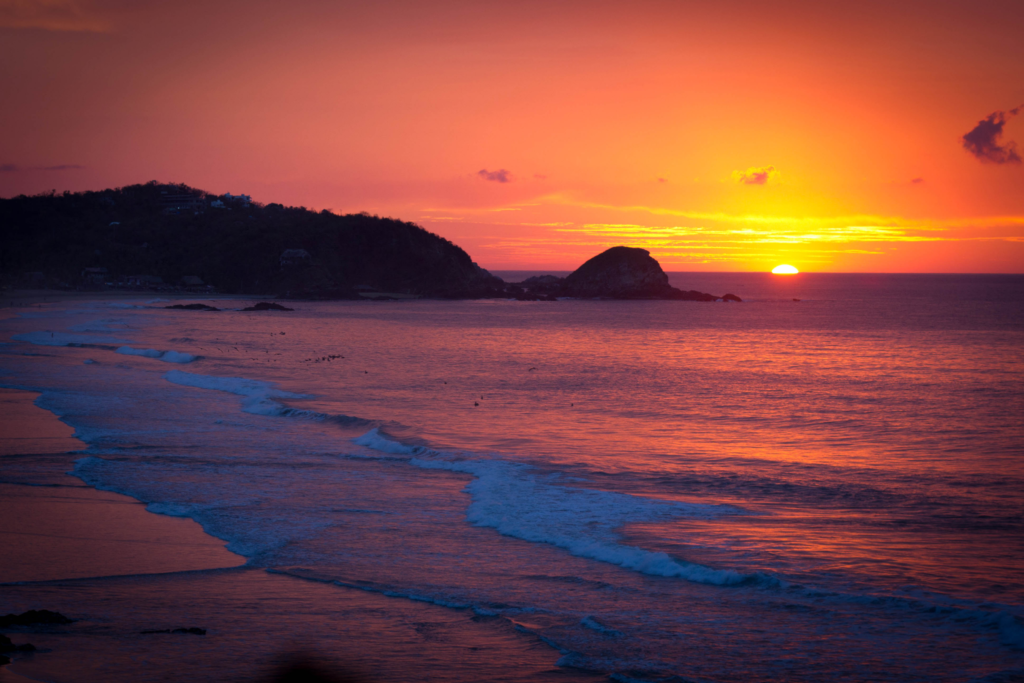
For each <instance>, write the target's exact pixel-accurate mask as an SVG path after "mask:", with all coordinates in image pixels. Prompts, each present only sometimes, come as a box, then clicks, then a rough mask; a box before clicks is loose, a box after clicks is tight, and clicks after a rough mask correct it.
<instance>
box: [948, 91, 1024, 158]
mask: <svg viewBox="0 0 1024 683" xmlns="http://www.w3.org/2000/svg"><path fill="white" fill-rule="evenodd" d="M1022 108H1024V105H1021V106H1020V107H1016V108H1015V109H1011V110H1010V111H1009V112H1003V111H997V112H993V113H991V114H989V115H988V117H987V118H984V119H982V120H981V121H978V125H977V126H975V127H974V129H973V130H971V132H970V133H967V134H966V135H964V136H963V138H962V139H963V143H964V149H966V150H967V151H968V152H970V153H971V154H973V155H974V156H975V157H976V158H977V159H978V160H979V161H983V162H989V161H991V162H992V163H995V164H1019V163H1020V162H1021V158H1020V155H1019V154H1017V144H1016V143H1015V142H1013V141H1010V142H1007V143H1006V144H1005V145H1001V144H999V138H1001V137H1002V136H1003V126H1004V125H1006V121H1007V119H1009V118H1010V117H1012V116H1016V115H1017V113H1018V112H1020V110H1021V109H1022Z"/></svg>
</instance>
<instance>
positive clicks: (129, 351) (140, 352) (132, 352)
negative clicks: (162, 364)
mask: <svg viewBox="0 0 1024 683" xmlns="http://www.w3.org/2000/svg"><path fill="white" fill-rule="evenodd" d="M117 352H118V353H122V354H124V355H126V356H143V357H145V358H159V357H160V356H162V355H164V352H163V351H157V350H156V349H133V348H132V347H130V346H122V347H121V348H119V349H118V350H117Z"/></svg>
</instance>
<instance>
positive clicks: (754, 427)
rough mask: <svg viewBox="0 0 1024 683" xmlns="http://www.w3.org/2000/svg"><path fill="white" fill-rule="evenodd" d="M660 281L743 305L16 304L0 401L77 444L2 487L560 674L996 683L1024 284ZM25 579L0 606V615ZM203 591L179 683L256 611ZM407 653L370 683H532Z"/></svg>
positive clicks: (1009, 599)
mask: <svg viewBox="0 0 1024 683" xmlns="http://www.w3.org/2000/svg"><path fill="white" fill-rule="evenodd" d="M497 274H498V275H500V276H502V277H504V278H505V279H506V280H509V281H513V280H517V279H520V278H521V277H525V276H527V275H530V274H531V273H503V272H498V273H497ZM670 278H671V282H672V284H673V285H674V286H676V287H679V288H682V289H697V290H700V291H708V292H711V293H714V294H717V295H722V294H725V293H726V292H729V293H733V294H736V295H738V296H740V297H741V298H742V299H743V303H721V302H718V303H703V302H685V301H569V300H563V301H557V302H517V301H506V300H479V301H378V302H371V301H365V302H364V301H337V302H303V301H297V302H293V303H290V304H288V305H291V306H293V307H294V308H295V310H294V311H293V312H275V311H268V312H241V311H239V310H230V309H240V308H241V307H243V306H245V305H248V304H250V303H251V301H232V300H227V299H224V298H218V299H216V300H210V301H207V300H204V299H197V301H204V302H206V303H210V304H211V305H214V306H217V307H218V308H221V309H225V310H221V311H218V312H209V311H185V310H168V309H166V308H164V306H166V305H168V303H169V302H163V301H160V300H154V297H144V296H140V297H139V298H138V300H132V301H120V300H119V301H114V302H111V301H96V302H86V303H81V302H76V303H64V304H50V305H46V306H44V307H41V308H33V309H26V310H23V311H20V315H18V316H17V317H10V318H7V319H4V320H0V332H2V333H3V339H4V340H5V343H4V344H3V345H2V346H0V386H4V387H10V388H23V389H31V390H34V391H39V392H42V396H41V397H40V399H39V401H38V402H37V403H38V404H39V405H40V406H42V407H44V408H46V409H48V410H51V411H53V412H54V413H56V414H57V415H59V416H61V419H62V420H63V421H65V422H66V423H68V424H69V425H71V426H73V427H74V428H75V430H76V436H77V437H78V438H80V439H82V440H83V441H84V442H85V443H86V444H88V449H87V450H85V451H83V452H81V453H77V454H75V455H73V456H71V457H70V459H69V460H68V461H67V464H66V466H65V464H63V463H56V464H55V463H54V462H53V461H51V460H47V461H46V462H45V463H43V464H40V462H36V461H28V460H26V461H25V462H20V461H19V463H13V464H10V463H9V464H4V465H0V482H12V483H33V482H37V483H39V482H45V480H46V478H47V477H48V476H51V475H53V474H54V473H55V472H56V471H57V469H60V471H61V472H64V471H68V468H70V472H71V473H72V474H73V475H74V476H75V477H78V478H80V479H81V480H83V481H84V482H86V483H87V484H89V485H90V486H94V487H96V488H99V489H102V490H106V491H114V492H118V493H122V494H126V495H128V496H132V497H134V498H136V499H138V500H141V501H143V502H145V503H147V504H148V509H149V510H150V511H151V512H153V513H157V514H164V515H174V516H182V517H189V518H192V519H194V520H196V521H197V522H198V523H199V524H201V525H202V527H203V528H204V529H205V530H206V532H207V533H209V534H211V535H213V536H215V537H217V538H220V539H223V540H224V541H227V542H228V546H227V547H228V549H229V550H231V551H233V552H235V553H238V554H240V555H243V556H245V557H246V558H247V564H246V566H245V567H243V568H241V569H239V570H225V572H227V573H224V572H222V573H220V574H216V577H218V578H216V580H217V581H227V583H228V584H230V580H229V579H225V578H224V577H227V576H230V572H231V571H236V572H247V573H248V574H247V575H249V576H255V575H256V574H254V572H258V574H259V576H264V577H272V578H273V580H274V581H275V583H274V586H277V588H275V590H284V591H285V592H287V588H281V586H286V587H287V586H289V585H291V586H294V587H295V589H294V590H295V593H296V595H299V594H300V593H302V592H303V591H307V590H313V588H311V587H312V586H315V587H316V588H315V590H318V591H322V592H324V593H323V594H324V595H328V594H329V595H330V596H336V597H330V598H324V599H331V600H338V601H342V600H344V599H345V597H344V596H357V595H362V594H373V595H376V596H385V597H386V598H387V600H383V601H380V602H378V603H374V605H375V607H374V608H373V609H374V610H375V612H374V613H375V615H376V617H375V618H378V617H379V618H381V619H384V618H391V617H393V618H395V619H398V620H399V621H400V620H401V619H404V618H405V617H403V616H401V615H404V614H406V613H407V611H408V610H409V609H410V607H409V605H411V604H413V603H426V604H428V605H430V607H431V609H436V610H439V611H441V612H444V613H445V614H449V615H450V617H445V618H446V619H448V618H450V619H451V620H452V621H451V623H452V624H456V625H454V626H451V627H450V628H449V629H448V630H447V631H445V635H444V637H443V639H442V638H440V637H439V638H438V639H437V640H438V642H441V640H443V641H444V642H445V643H446V644H445V647H447V648H449V650H450V651H451V652H456V651H458V648H460V647H462V648H463V649H465V650H466V651H469V650H470V649H472V648H474V647H476V646H477V645H475V644H474V643H477V642H478V641H481V642H482V641H483V640H486V634H488V633H497V632H498V631H500V632H501V633H503V634H505V635H504V636H502V637H503V638H505V639H506V640H507V643H508V644H507V647H508V648H513V649H514V648H516V647H519V645H517V644H516V643H517V642H520V641H521V642H520V644H521V643H530V648H532V649H531V651H532V652H534V653H540V654H539V655H538V656H541V657H547V658H548V659H549V660H550V662H551V665H550V667H549V668H550V670H548V671H546V673H545V674H544V675H545V676H547V675H550V676H553V677H555V678H558V677H559V676H561V678H560V679H559V680H576V678H574V677H579V679H580V680H584V679H586V680H609V678H610V679H611V680H615V681H620V682H631V681H645V682H647V681H674V682H680V683H682V682H686V681H693V682H698V681H699V682H727V681H904V682H906V681H982V680H984V681H990V682H991V683H995V682H996V681H1010V680H1024V419H1022V416H1024V277H1022V276H997V275H875V274H800V275H796V276H772V275H766V274H759V273H671V274H670ZM26 463H27V464H26ZM47 468H49V469H47ZM190 580H191V579H190ZM195 580H199V579H195ZM210 580H211V581H212V580H214V579H210ZM261 580H263V579H261ZM266 580H268V581H269V580H270V578H267V579H266ZM282 582H284V583H282ZM143 584H144V582H142V583H138V584H124V583H114V584H102V583H98V584H96V585H95V586H94V588H93V589H92V593H90V594H89V596H91V597H89V596H85V594H84V593H83V594H82V597H81V602H80V603H79V612H80V618H82V619H83V620H85V621H88V619H89V618H90V617H89V615H90V614H91V613H92V612H90V610H96V609H99V608H98V607H95V605H98V604H99V603H100V601H101V599H105V600H106V602H104V603H103V604H104V607H103V610H104V612H103V614H104V617H103V618H104V619H108V620H109V619H115V620H116V619H117V618H119V616H123V617H124V618H128V615H129V613H130V612H132V610H133V609H135V608H133V607H130V606H129V605H130V604H132V600H133V599H132V598H131V591H132V590H133V588H132V586H136V585H137V586H139V588H138V590H139V591H142V590H143V588H142V587H141V586H143ZM104 585H106V586H108V587H107V588H104ZM146 585H148V584H146ZM146 590H149V589H146ZM224 590H225V594H227V593H229V592H230V590H229V589H227V588H225V589H224ZM44 592H45V594H46V595H47V596H49V597H54V596H57V595H58V594H60V593H59V589H58V588H54V587H52V586H33V585H30V584H26V585H23V586H6V587H4V586H0V611H4V609H5V608H7V607H8V605H10V606H12V607H11V608H12V609H13V606H17V605H22V604H27V603H26V602H25V601H26V600H28V599H30V598H32V597H33V595H42V594H43V593H44ZM115 595H116V596H122V597H120V598H117V599H115V598H114V597H111V596H115ZM5 596H6V597H5ZM54 599H56V598H55V597H54ZM247 599H250V600H251V601H250V603H247V602H246V601H247ZM189 600H190V597H189V592H188V590H187V589H184V588H183V589H181V595H180V603H179V607H180V608H181V609H183V610H185V609H187V608H188V604H189ZM231 600H232V603H231V604H232V605H233V607H232V608H231V609H232V610H234V613H233V614H234V616H231V617H230V619H231V622H230V623H231V624H232V627H231V629H232V630H231V632H230V633H226V634H225V635H224V638H225V640H224V642H234V643H235V647H234V649H230V650H224V649H219V650H218V649H208V650H203V651H202V652H200V653H192V655H191V656H192V657H193V658H196V659H198V660H202V661H203V662H204V667H205V668H201V670H197V671H199V673H196V672H195V671H193V672H192V673H190V674H189V675H188V678H189V679H190V680H192V681H199V680H210V681H213V680H243V679H244V678H245V676H246V675H248V674H247V673H246V672H247V671H248V670H247V669H246V668H245V666H244V665H242V664H238V663H235V662H234V660H231V659H230V658H229V657H228V656H227V655H226V654H225V653H226V652H228V651H230V652H234V653H236V654H237V652H239V651H244V650H245V643H246V642H248V641H246V639H247V638H255V636H254V635H253V632H251V631H250V630H247V627H246V625H245V620H240V619H239V618H238V617H237V613H238V611H239V610H246V609H249V610H251V611H253V613H258V612H259V610H260V609H261V608H260V605H261V604H263V603H261V602H260V599H259V598H258V597H257V596H255V595H253V596H249V597H247V596H246V595H244V594H234V595H232V597H231ZM90 601H91V602H90ZM314 603H315V600H313V601H312V602H310V601H303V600H299V599H297V598H296V599H295V602H294V609H292V610H284V612H285V613H287V614H288V615H289V618H288V619H287V620H285V621H282V622H281V624H282V625H281V629H282V635H281V639H282V640H287V639H288V637H291V636H289V635H288V634H293V635H294V634H295V633H299V632H303V633H304V631H302V629H303V628H304V626H303V621H304V615H306V614H307V612H308V613H309V619H311V620H312V619H313V615H312V611H313V608H312V607H310V605H311V604H314ZM39 606H40V607H45V606H46V605H42V604H40V605H39ZM275 609H278V608H275ZM389 610H390V612H389ZM8 611H9V610H8ZM439 613H440V612H439ZM218 618H219V617H217V616H216V615H215V614H212V613H211V615H210V616H209V619H210V620H212V621H211V624H212V625H211V629H212V630H214V631H215V630H216V628H217V624H218V622H217V619H218ZM223 618H224V619H228V618H229V617H228V616H224V617H223ZM316 618H317V619H322V618H325V617H324V615H323V614H320V613H319V612H318V613H317V617H316ZM326 618H329V615H328V617H326ZM359 619H360V617H359V614H358V611H353V612H352V613H351V614H348V615H347V616H346V623H347V626H346V628H348V629H350V630H351V629H353V628H355V629H358V628H359ZM225 623H226V622H225ZM353 624H355V625H354V626H353ZM374 628H375V627H373V626H372V622H371V621H367V622H366V627H365V628H364V629H363V636H362V637H363V639H364V641H365V642H368V643H370V644H371V645H372V644H373V643H374V639H375V638H378V637H379V639H380V641H381V643H383V642H384V641H385V640H386V639H388V638H391V637H392V636H389V635H388V634H387V633H384V632H383V631H381V632H380V634H379V636H378V635H377V633H376V632H375V631H374ZM289 629H291V630H290V631H289ZM502 629H504V630H502ZM427 630H428V631H429V629H427ZM420 635H421V636H423V638H422V639H421V640H420V641H416V642H413V641H410V642H409V643H408V644H407V645H406V646H404V648H405V649H404V654H405V656H407V658H408V660H407V661H405V662H404V663H402V665H401V666H397V665H394V664H393V665H392V667H391V668H390V669H388V670H387V672H386V675H385V674H383V673H381V674H380V675H381V676H384V678H382V679H381V680H385V679H386V680H408V681H416V680H450V681H463V680H539V679H540V677H541V676H540V674H538V673H537V670H536V669H531V668H528V667H526V666H525V665H523V666H520V663H519V662H518V660H517V659H516V656H514V655H513V654H508V653H511V652H512V650H508V653H506V655H502V654H501V653H502V652H504V650H502V649H501V648H503V647H506V645H500V646H495V647H497V650H496V651H495V652H497V654H495V655H494V656H495V657H496V658H497V660H498V661H497V666H498V668H497V670H500V675H499V674H498V673H493V672H491V670H490V669H488V672H491V673H486V674H483V673H479V672H478V673H477V674H474V673H473V669H472V668H470V669H468V670H467V668H466V667H457V666H450V667H448V666H446V665H445V664H444V662H441V663H440V664H438V665H437V666H435V667H434V668H431V669H430V672H431V673H430V675H429V676H426V675H425V674H424V673H423V671H424V670H422V669H417V667H418V664H417V662H418V661H420V660H421V659H422V658H427V657H428V656H429V652H428V651H429V649H430V648H431V647H433V646H432V645H431V636H429V634H426V635H424V634H423V633H421V634H420ZM296 637H297V636H296ZM337 638H341V636H337ZM261 642H262V641H261ZM502 642H505V641H502ZM337 645H338V641H337V640H335V639H334V636H332V631H331V629H328V628H321V629H319V630H317V636H316V639H315V640H312V641H310V640H309V639H308V638H307V640H306V647H307V649H312V650H315V651H319V652H329V651H331V649H332V648H334V647H335V646H337ZM261 647H264V645H261ZM382 647H383V646H382ZM452 648H454V649H452ZM449 650H446V652H448V651H449ZM446 656H449V655H446ZM450 656H451V657H456V656H458V655H454V654H453V655H450ZM204 658H205V659H204ZM363 665H364V667H365V666H370V667H371V669H372V662H371V664H366V663H365V662H364V663H363ZM123 666H124V667H125V668H123V669H119V671H121V672H123V673H122V674H119V675H124V676H126V678H124V680H129V679H131V680H183V678H182V676H183V675H184V674H183V673H182V672H181V671H179V672H177V673H175V672H166V671H165V672H163V673H161V674H160V675H159V676H158V675H156V674H153V673H152V672H151V671H150V672H148V673H147V670H146V669H145V666H144V664H143V663H141V660H140V661H137V662H136V663H134V664H133V663H132V661H130V659H129V658H125V659H124V662H123ZM132 667H135V668H132ZM381 671H383V670H381ZM371 673H372V671H371ZM92 675H94V674H88V675H86V674H83V676H84V677H82V678H76V679H74V680H105V679H104V677H103V675H101V674H99V673H96V674H95V678H90V676H92ZM104 675H106V676H109V675H110V673H109V671H108V672H107V673H106V674H104ZM147 676H148V678H147ZM106 680H110V679H109V678H107V679H106Z"/></svg>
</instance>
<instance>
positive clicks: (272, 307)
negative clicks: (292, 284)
mask: <svg viewBox="0 0 1024 683" xmlns="http://www.w3.org/2000/svg"><path fill="white" fill-rule="evenodd" d="M242 310H243V311H294V310H295V309H294V308H288V307H287V306H282V305H281V304H275V303H274V302H272V301H269V302H268V301H261V302H259V303H258V304H256V305H255V306H246V307H245V308H243V309H242Z"/></svg>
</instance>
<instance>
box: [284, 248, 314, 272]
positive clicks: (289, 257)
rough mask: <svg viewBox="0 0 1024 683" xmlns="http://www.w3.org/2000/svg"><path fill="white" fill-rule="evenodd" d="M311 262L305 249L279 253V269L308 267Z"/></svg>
mask: <svg viewBox="0 0 1024 683" xmlns="http://www.w3.org/2000/svg"><path fill="white" fill-rule="evenodd" d="M312 260H313V257H312V256H310V255H309V252H308V251H306V250H305V249H285V250H284V251H283V252H281V267H282V268H293V267H296V266H308V265H309V264H310V262H311V261H312Z"/></svg>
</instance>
